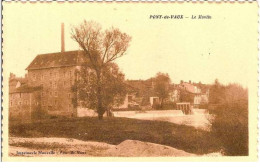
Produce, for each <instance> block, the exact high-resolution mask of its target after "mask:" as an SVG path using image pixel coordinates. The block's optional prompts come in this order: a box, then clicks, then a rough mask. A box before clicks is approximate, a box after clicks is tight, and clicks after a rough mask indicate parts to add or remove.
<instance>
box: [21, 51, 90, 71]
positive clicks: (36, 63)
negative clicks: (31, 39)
mask: <svg viewBox="0 0 260 168" xmlns="http://www.w3.org/2000/svg"><path fill="white" fill-rule="evenodd" d="M83 54H84V52H83V51H81V50H76V51H66V52H57V53H49V54H39V55H37V56H36V57H35V58H34V60H33V61H32V62H31V64H30V65H29V66H28V67H27V68H26V70H33V69H46V68H54V67H65V66H76V65H80V64H82V63H84V62H86V58H85V57H84V56H83Z"/></svg>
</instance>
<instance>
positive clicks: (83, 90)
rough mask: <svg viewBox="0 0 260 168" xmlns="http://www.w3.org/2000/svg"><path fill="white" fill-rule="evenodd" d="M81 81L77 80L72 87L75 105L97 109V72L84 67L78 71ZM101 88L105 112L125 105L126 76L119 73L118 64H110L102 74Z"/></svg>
mask: <svg viewBox="0 0 260 168" xmlns="http://www.w3.org/2000/svg"><path fill="white" fill-rule="evenodd" d="M78 74H79V77H80V80H77V81H76V83H75V85H74V86H73V87H72V89H73V92H74V93H77V96H74V99H73V104H74V105H75V106H77V105H78V102H81V105H82V106H83V107H87V108H91V109H96V108H97V106H98V101H97V100H98V99H97V94H96V90H97V82H96V81H97V76H96V74H95V72H93V71H92V70H91V69H89V68H88V67H87V66H83V67H82V68H81V69H80V70H79V71H78ZM100 81H101V83H100V86H101V87H102V92H101V94H102V98H103V99H102V104H103V109H102V110H104V112H109V111H110V110H111V109H112V107H113V106H119V105H121V104H122V103H123V101H124V99H125V96H126V92H127V91H126V89H127V88H126V85H125V83H124V74H123V73H122V72H120V71H119V68H118V66H117V65H116V64H114V63H110V64H109V65H107V66H106V69H104V72H102V78H101V80H100Z"/></svg>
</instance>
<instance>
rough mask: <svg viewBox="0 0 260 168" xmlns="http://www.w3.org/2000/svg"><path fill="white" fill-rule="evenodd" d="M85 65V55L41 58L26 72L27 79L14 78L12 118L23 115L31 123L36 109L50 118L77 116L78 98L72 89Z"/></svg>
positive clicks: (63, 54) (11, 81) (75, 54)
mask: <svg viewBox="0 0 260 168" xmlns="http://www.w3.org/2000/svg"><path fill="white" fill-rule="evenodd" d="M85 63H86V60H85V57H83V52H82V51H68V52H58V53H50V54H40V55H37V56H36V57H35V59H34V60H33V61H32V62H31V64H30V65H29V66H28V67H27V68H26V70H27V71H28V72H27V75H26V77H25V78H16V77H15V76H14V75H13V74H11V75H10V80H9V97H10V100H9V107H10V110H9V114H10V116H11V118H13V119H15V118H17V116H19V115H18V114H20V113H21V114H23V115H26V114H28V115H27V119H29V118H31V116H32V113H33V112H34V111H35V110H36V108H37V110H38V111H39V110H40V111H42V112H46V113H47V114H49V115H62V116H77V106H75V105H73V98H75V96H76V95H75V94H74V93H75V92H73V91H72V86H73V85H74V83H75V81H76V80H77V78H78V76H77V74H78V73H77V72H78V70H79V69H80V67H81V66H82V64H85ZM17 109H20V110H18V111H22V112H18V111H17ZM16 114H17V115H16ZM22 118H24V117H22ZM18 119H19V118H18Z"/></svg>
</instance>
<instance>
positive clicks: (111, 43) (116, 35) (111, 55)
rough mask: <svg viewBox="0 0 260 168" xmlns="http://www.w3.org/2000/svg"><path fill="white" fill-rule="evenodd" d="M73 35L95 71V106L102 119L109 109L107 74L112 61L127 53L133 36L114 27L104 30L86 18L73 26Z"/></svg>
mask: <svg viewBox="0 0 260 168" xmlns="http://www.w3.org/2000/svg"><path fill="white" fill-rule="evenodd" d="M71 37H72V39H73V40H75V41H76V42H77V43H78V44H79V46H80V47H81V48H82V50H83V52H84V56H85V57H86V58H87V59H88V60H89V62H90V68H91V69H92V70H93V72H94V75H95V76H93V81H95V82H96V84H95V87H94V89H95V90H94V92H93V93H94V94H95V95H94V96H93V98H94V99H95V100H93V102H96V103H94V104H95V105H94V107H95V109H96V111H97V113H98V117H99V119H102V118H103V114H104V113H105V110H106V109H107V107H106V106H107V104H106V102H105V99H106V97H104V96H107V94H106V92H105V88H104V87H103V85H102V84H103V83H104V81H103V80H107V79H108V78H107V77H106V75H108V74H109V73H108V72H109V71H108V70H109V67H110V66H111V63H112V62H113V61H114V60H116V59H117V58H119V57H122V56H123V55H125V53H126V51H127V48H128V46H129V42H130V41H131V37H130V36H129V35H127V34H126V33H122V32H121V31H120V30H119V29H117V28H114V27H111V28H110V29H107V30H105V31H102V30H101V26H100V24H98V23H96V22H93V21H89V22H88V21H86V20H84V22H83V23H81V24H80V25H78V26H76V27H73V28H72V32H71ZM108 76H109V75H108Z"/></svg>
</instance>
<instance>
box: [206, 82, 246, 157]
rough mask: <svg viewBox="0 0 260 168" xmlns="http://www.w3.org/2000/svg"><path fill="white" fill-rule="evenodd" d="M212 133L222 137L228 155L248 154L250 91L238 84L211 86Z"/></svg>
mask: <svg viewBox="0 0 260 168" xmlns="http://www.w3.org/2000/svg"><path fill="white" fill-rule="evenodd" d="M210 90H211V92H210V94H209V95H210V97H209V99H210V103H212V104H214V106H213V107H214V108H212V109H210V112H211V113H212V114H213V115H214V119H213V120H212V133H213V134H214V135H215V136H216V138H218V139H220V142H221V144H220V145H221V146H222V148H223V150H224V152H225V154H226V155H233V156H237V155H243V156H244V155H248V91H247V89H245V88H243V87H242V86H240V85H238V84H229V85H227V86H224V85H221V84H220V83H219V82H218V81H216V82H215V84H214V85H213V86H212V87H211V89H210Z"/></svg>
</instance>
